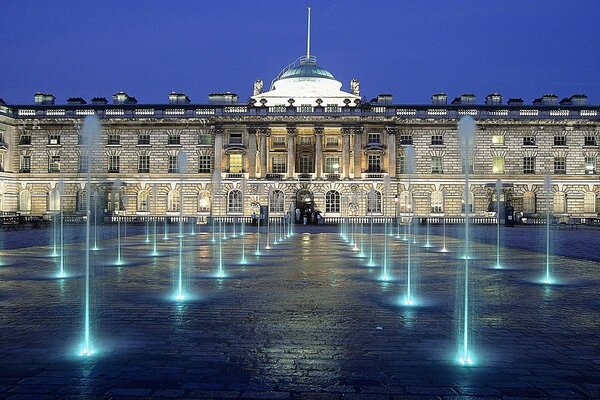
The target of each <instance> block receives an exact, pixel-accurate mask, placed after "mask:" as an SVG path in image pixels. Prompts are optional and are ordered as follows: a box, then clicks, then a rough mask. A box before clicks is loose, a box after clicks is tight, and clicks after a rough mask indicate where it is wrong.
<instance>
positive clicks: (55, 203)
mask: <svg viewBox="0 0 600 400" xmlns="http://www.w3.org/2000/svg"><path fill="white" fill-rule="evenodd" d="M46 196H47V197H46V199H47V201H46V209H47V210H48V211H60V192H59V190H58V189H56V188H54V189H52V190H51V191H50V193H48V194H47V195H46Z"/></svg>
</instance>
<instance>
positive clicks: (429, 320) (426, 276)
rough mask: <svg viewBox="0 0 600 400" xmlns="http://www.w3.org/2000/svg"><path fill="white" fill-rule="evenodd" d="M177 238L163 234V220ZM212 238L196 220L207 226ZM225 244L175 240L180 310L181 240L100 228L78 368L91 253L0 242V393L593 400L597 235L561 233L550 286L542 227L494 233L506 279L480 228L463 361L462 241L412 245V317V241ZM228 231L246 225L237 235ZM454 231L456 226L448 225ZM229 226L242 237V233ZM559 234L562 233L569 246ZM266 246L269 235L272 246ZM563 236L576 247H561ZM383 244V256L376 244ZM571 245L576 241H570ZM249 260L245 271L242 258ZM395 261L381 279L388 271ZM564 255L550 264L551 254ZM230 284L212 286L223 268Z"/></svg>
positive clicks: (599, 350) (598, 369)
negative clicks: (85, 344)
mask: <svg viewBox="0 0 600 400" xmlns="http://www.w3.org/2000/svg"><path fill="white" fill-rule="evenodd" d="M169 228H170V229H173V228H174V227H173V226H171V227H169ZM205 228H206V227H205ZM228 229H229V231H228V239H226V240H222V241H221V243H222V246H221V249H222V252H220V251H219V246H218V243H219V240H218V235H217V237H216V239H217V241H216V243H215V244H213V243H211V239H212V235H211V233H209V232H201V233H199V234H197V235H195V236H191V235H186V236H185V237H184V238H183V239H182V242H183V244H184V246H183V250H182V252H181V254H182V263H183V264H182V265H183V276H184V282H185V283H184V288H185V292H186V294H187V298H186V300H185V301H183V302H181V301H176V300H174V298H173V294H174V292H175V287H176V285H177V277H178V274H177V268H178V255H179V250H178V243H179V240H180V239H179V238H178V237H177V235H176V234H174V233H173V232H170V233H169V235H168V236H167V239H166V240H165V239H164V236H163V235H162V233H161V234H159V235H157V248H158V255H157V256H150V252H151V249H152V240H153V239H154V238H153V237H152V236H151V237H150V238H151V243H145V242H144V239H145V236H144V234H143V227H129V230H128V232H129V234H137V236H128V237H127V238H124V239H123V240H122V243H123V249H122V256H123V260H124V261H125V265H123V266H115V265H114V261H115V260H116V257H117V243H116V240H115V239H114V237H115V234H116V231H115V228H114V227H108V228H107V227H101V228H100V230H99V246H100V247H101V250H99V251H95V252H93V255H92V258H91V269H92V274H93V279H92V283H91V299H92V313H91V315H92V338H93V342H94V346H95V349H96V353H95V354H94V355H93V356H91V357H81V356H79V355H78V351H79V349H80V346H81V342H82V337H83V333H82V327H83V324H82V315H83V297H84V282H85V280H84V279H83V277H82V273H83V270H84V268H83V265H84V262H83V260H84V257H83V256H84V254H83V250H82V249H83V247H82V245H81V243H80V242H78V241H79V240H80V239H81V238H82V237H83V236H82V231H81V227H77V226H74V227H69V228H68V234H67V238H66V240H65V242H67V243H69V244H67V245H66V248H65V258H64V265H65V269H66V271H67V273H69V274H70V275H72V277H70V278H68V279H56V278H55V274H56V271H57V270H58V262H59V259H60V257H51V256H50V254H51V253H52V250H53V249H52V240H51V230H29V231H20V232H2V233H0V237H1V238H2V241H3V242H4V248H5V250H4V251H2V253H1V254H0V262H2V264H3V266H1V267H0V399H42V400H43V399H113V398H114V399H117V398H119V399H120V398H127V399H132V398H139V399H142V398H144V399H145V398H185V399H192V398H216V399H225V398H227V399H229V398H244V399H307V400H308V399H413V398H414V399H417V398H418V399H438V400H441V399H475V398H482V399H527V398H598V397H600V339H599V337H600V320H599V315H600V314H599V312H600V299H599V298H598V293H599V289H600V279H599V271H600V270H599V267H600V264H598V263H597V262H595V261H594V260H597V259H595V258H594V257H595V256H588V254H590V253H595V252H597V249H598V248H599V247H598V245H599V244H600V243H598V241H599V240H600V239H599V236H600V235H599V234H600V232H598V231H596V230H584V229H581V230H578V231H565V232H562V231H560V236H558V234H559V231H558V230H555V231H554V232H555V233H556V234H555V235H554V237H553V244H552V245H553V247H558V246H559V244H558V243H559V239H558V238H560V240H562V241H563V244H561V245H560V246H562V247H561V248H562V250H561V251H563V252H564V253H565V255H570V257H565V256H562V255H553V256H552V257H551V264H552V274H553V276H554V277H555V279H556V281H557V284H555V285H543V284H539V280H540V278H541V277H542V275H543V271H544V266H545V264H544V263H545V254H542V253H540V252H539V251H537V250H538V249H539V248H540V245H541V244H543V238H544V237H545V236H544V233H543V229H539V228H535V227H518V228H506V229H503V236H502V240H503V244H504V245H506V246H507V247H503V248H502V249H501V255H502V263H503V265H504V266H505V267H506V268H505V269H502V270H496V269H491V268H490V267H491V266H493V265H494V263H495V257H496V250H495V247H494V246H491V245H489V244H486V242H492V240H491V239H492V238H493V239H494V241H495V236H493V234H492V233H490V232H495V231H493V230H491V227H476V228H474V232H473V236H474V238H475V239H476V240H478V242H477V243H474V244H473V245H472V252H471V253H472V255H473V259H472V260H469V263H470V268H471V275H470V277H471V279H470V282H471V311H472V318H471V321H472V324H473V325H472V328H473V329H472V349H473V352H474V356H475V363H474V365H473V366H470V367H464V366H460V365H458V364H457V362H456V360H457V354H458V344H457V343H458V342H459V341H460V337H459V335H458V334H457V331H458V328H459V327H460V321H461V319H460V318H459V315H460V313H459V312H457V311H458V310H460V309H461V308H462V296H461V295H460V294H461V287H462V277H463V275H462V271H463V266H464V261H463V260H461V259H460V254H461V253H462V244H461V242H460V240H459V239H458V237H459V236H460V234H459V231H456V232H455V231H453V229H455V228H450V229H449V234H451V235H454V236H455V237H449V238H448V239H447V243H448V248H449V250H450V252H448V253H441V252H439V249H440V247H441V243H442V238H441V237H440V236H436V235H434V233H435V232H437V229H439V227H438V228H432V229H431V232H430V233H431V237H430V242H431V244H432V247H431V248H426V247H423V245H424V243H425V241H426V237H425V233H426V232H425V228H424V227H419V231H418V233H419V237H418V238H417V243H415V244H411V261H412V263H413V264H412V265H413V269H412V276H411V279H412V282H413V283H414V287H413V293H414V295H415V296H416V298H417V299H418V300H419V301H418V303H417V305H416V306H413V307H406V306H402V305H401V303H400V300H401V299H402V298H403V296H404V295H405V293H406V289H407V279H406V277H407V255H408V243H407V242H406V241H402V240H398V239H396V238H395V237H393V236H392V237H390V236H384V235H383V234H382V231H381V229H379V230H378V229H376V231H377V232H379V233H376V234H375V235H374V236H373V239H374V240H373V249H374V250H373V258H374V260H375V264H376V266H375V267H367V266H366V261H367V259H368V258H369V252H370V243H371V237H370V236H368V235H366V232H367V231H368V229H367V228H366V227H365V229H364V232H365V235H364V236H361V235H359V234H358V233H356V235H355V239H356V242H357V247H360V246H361V245H362V247H363V249H364V251H365V253H366V255H367V257H365V258H359V257H357V252H356V251H353V250H352V246H350V245H349V244H348V243H347V242H345V241H344V240H342V238H341V237H340V236H339V235H338V234H337V230H338V228H337V227H321V226H318V227H315V226H307V227H304V226H299V227H297V231H302V230H303V231H304V232H303V233H301V232H298V233H297V234H296V235H294V236H293V237H291V238H289V239H286V240H284V241H283V242H281V243H278V244H275V245H273V244H271V246H272V249H271V250H265V249H264V246H265V244H266V239H267V238H266V235H265V234H262V235H261V237H260V241H261V242H260V249H261V252H262V253H263V255H261V256H260V257H256V256H254V251H255V249H256V246H257V235H256V233H255V231H254V229H255V228H251V229H253V230H252V233H249V234H247V235H246V236H245V239H244V240H242V239H240V238H239V237H238V238H236V239H233V238H231V235H232V231H231V229H232V227H231V226H230V227H228ZM238 229H239V227H238ZM456 229H458V228H456ZM238 232H239V231H238ZM563 233H564V235H563ZM269 239H270V241H271V243H272V240H273V235H272V234H271V235H270V237H269ZM567 240H569V241H570V242H569V243H572V244H570V245H564V241H567ZM386 241H387V242H388V248H387V250H384V243H385V242H386ZM575 246H580V247H575ZM242 252H244V254H245V255H246V258H247V260H248V263H247V264H246V265H240V264H239V260H240V258H241V255H242ZM384 253H386V254H388V256H389V257H390V259H389V260H390V261H389V262H388V264H387V266H388V269H389V271H388V272H389V275H390V278H391V279H389V280H388V281H383V280H381V279H379V278H380V277H381V274H382V268H383V261H382V257H383V254H384ZM557 254H558V253H557ZM220 258H221V259H222V260H223V264H222V265H223V269H224V272H225V274H226V277H225V278H216V277H215V273H216V271H217V270H218V266H219V259H220Z"/></svg>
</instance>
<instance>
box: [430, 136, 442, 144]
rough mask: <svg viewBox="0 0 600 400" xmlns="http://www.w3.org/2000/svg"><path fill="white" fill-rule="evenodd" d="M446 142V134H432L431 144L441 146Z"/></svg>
mask: <svg viewBox="0 0 600 400" xmlns="http://www.w3.org/2000/svg"><path fill="white" fill-rule="evenodd" d="M443 144H444V136H443V135H432V136H431V145H432V146H441V145H443Z"/></svg>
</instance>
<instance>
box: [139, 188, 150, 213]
mask: <svg viewBox="0 0 600 400" xmlns="http://www.w3.org/2000/svg"><path fill="white" fill-rule="evenodd" d="M149 198H150V193H148V191H146V190H144V191H142V192H139V193H138V196H137V210H138V211H140V212H148V211H150V202H149V201H148V199H149Z"/></svg>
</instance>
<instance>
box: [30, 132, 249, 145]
mask: <svg viewBox="0 0 600 400" xmlns="http://www.w3.org/2000/svg"><path fill="white" fill-rule="evenodd" d="M197 136H198V138H197V140H198V141H197V144H200V145H212V144H213V136H212V135H211V134H210V133H206V132H204V131H201V132H200V133H199V134H198V135H197ZM60 139H61V134H60V133H58V132H50V133H48V145H60V144H61V141H60ZM240 139H241V137H240ZM106 143H107V144H108V145H120V144H121V134H120V133H119V132H118V131H108V133H107V141H106ZM19 144H20V145H31V132H23V133H21V135H20V137H19ZM78 144H83V138H82V136H81V135H79V136H78ZM137 144H138V145H150V132H149V131H143V132H140V133H138V135H137ZM167 144H168V145H180V144H181V133H180V132H178V131H169V132H168V134H167Z"/></svg>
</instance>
